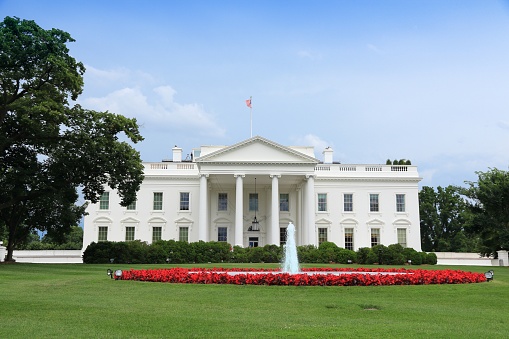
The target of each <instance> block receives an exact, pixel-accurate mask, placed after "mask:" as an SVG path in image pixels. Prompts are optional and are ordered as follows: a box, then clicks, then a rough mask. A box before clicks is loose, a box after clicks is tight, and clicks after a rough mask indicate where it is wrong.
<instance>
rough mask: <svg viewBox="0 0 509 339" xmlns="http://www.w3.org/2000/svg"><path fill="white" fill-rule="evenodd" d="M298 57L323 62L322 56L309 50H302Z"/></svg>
mask: <svg viewBox="0 0 509 339" xmlns="http://www.w3.org/2000/svg"><path fill="white" fill-rule="evenodd" d="M297 55H298V56H299V57H301V58H306V59H310V60H321V59H322V54H321V53H317V52H312V51H308V50H300V51H298V52H297Z"/></svg>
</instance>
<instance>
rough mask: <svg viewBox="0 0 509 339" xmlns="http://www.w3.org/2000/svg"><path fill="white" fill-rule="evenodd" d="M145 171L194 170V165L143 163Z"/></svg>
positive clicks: (183, 163)
mask: <svg viewBox="0 0 509 339" xmlns="http://www.w3.org/2000/svg"><path fill="white" fill-rule="evenodd" d="M144 165H145V170H194V169H195V164H194V163H186V162H178V163H175V162H154V163H144Z"/></svg>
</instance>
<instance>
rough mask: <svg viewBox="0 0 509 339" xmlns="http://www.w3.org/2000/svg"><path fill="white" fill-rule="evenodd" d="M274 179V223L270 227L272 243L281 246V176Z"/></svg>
mask: <svg viewBox="0 0 509 339" xmlns="http://www.w3.org/2000/svg"><path fill="white" fill-rule="evenodd" d="M270 177H271V178H272V199H271V213H272V223H271V226H270V234H271V239H270V241H271V243H272V244H274V245H278V246H279V178H280V177H281V176H280V175H271V176H270Z"/></svg>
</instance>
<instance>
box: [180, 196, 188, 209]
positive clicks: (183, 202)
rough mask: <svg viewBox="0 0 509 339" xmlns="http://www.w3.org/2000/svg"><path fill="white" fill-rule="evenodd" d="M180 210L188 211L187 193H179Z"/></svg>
mask: <svg viewBox="0 0 509 339" xmlns="http://www.w3.org/2000/svg"><path fill="white" fill-rule="evenodd" d="M180 210H181V211H189V192H180Z"/></svg>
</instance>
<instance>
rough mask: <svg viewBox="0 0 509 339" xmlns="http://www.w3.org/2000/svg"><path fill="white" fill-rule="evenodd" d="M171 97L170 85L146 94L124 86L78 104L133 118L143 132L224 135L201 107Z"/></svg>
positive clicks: (173, 93) (172, 93)
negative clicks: (146, 130) (179, 101)
mask: <svg viewBox="0 0 509 339" xmlns="http://www.w3.org/2000/svg"><path fill="white" fill-rule="evenodd" d="M175 94H176V91H175V90H174V89H173V88H172V87H171V86H160V87H156V88H153V89H152V90H151V92H149V93H148V95H146V94H145V93H144V92H143V91H142V89H141V88H139V87H125V88H122V89H117V90H115V91H113V92H111V93H109V94H107V95H106V96H103V97H89V98H86V99H83V100H81V101H82V102H83V106H84V107H87V108H90V109H95V110H100V111H105V110H108V111H110V112H113V113H118V114H122V115H124V116H127V117H134V118H136V119H137V120H138V123H139V124H140V125H143V126H144V128H146V129H156V130H161V129H164V130H166V131H167V132H171V131H175V130H184V129H191V130H192V131H193V133H196V134H198V135H203V136H215V137H222V136H224V134H225V129H223V128H222V127H220V126H219V125H218V124H217V123H216V122H215V121H214V117H213V116H212V115H211V114H210V113H208V112H206V111H205V109H204V108H203V107H202V106H201V105H199V104H197V103H188V104H181V103H178V102H175V101H174V95H175Z"/></svg>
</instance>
